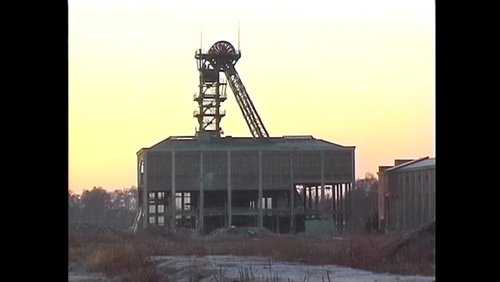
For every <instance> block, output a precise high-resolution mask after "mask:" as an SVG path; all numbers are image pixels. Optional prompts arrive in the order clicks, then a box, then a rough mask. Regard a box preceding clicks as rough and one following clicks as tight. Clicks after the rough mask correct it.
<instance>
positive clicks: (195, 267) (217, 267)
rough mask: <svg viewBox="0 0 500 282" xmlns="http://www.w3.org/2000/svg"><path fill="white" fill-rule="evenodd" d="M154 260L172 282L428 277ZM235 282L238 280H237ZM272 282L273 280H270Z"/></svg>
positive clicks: (226, 260) (213, 259)
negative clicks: (170, 272)
mask: <svg viewBox="0 0 500 282" xmlns="http://www.w3.org/2000/svg"><path fill="white" fill-rule="evenodd" d="M153 260H154V261H155V263H156V264H157V266H158V268H159V269H160V273H161V269H162V268H164V269H170V270H172V269H175V270H176V271H175V274H174V277H171V278H174V279H175V281H180V282H182V281H186V282H187V281H192V280H193V279H197V280H195V281H202V282H203V281H221V280H226V279H240V278H241V277H247V278H254V279H256V280H266V279H269V280H272V279H273V278H279V280H280V281H281V280H283V281H329V280H328V277H329V278H330V280H331V281H339V282H340V281H342V282H346V281H350V282H375V281H376V282H392V281H405V282H424V281H425V282H427V281H433V280H434V279H435V278H434V277H430V276H407V275H397V274H385V273H373V272H370V271H365V270H359V269H354V268H349V267H341V266H335V265H307V264H303V263H295V262H277V261H272V260H270V259H267V258H261V257H242V256H204V257H196V256H156V257H153ZM237 281H238V280H237ZM272 281H274V280H272Z"/></svg>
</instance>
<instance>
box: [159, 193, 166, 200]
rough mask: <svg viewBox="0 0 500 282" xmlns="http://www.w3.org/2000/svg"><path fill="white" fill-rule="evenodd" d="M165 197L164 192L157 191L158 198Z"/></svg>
mask: <svg viewBox="0 0 500 282" xmlns="http://www.w3.org/2000/svg"><path fill="white" fill-rule="evenodd" d="M163 198H165V192H158V200H162V199H163Z"/></svg>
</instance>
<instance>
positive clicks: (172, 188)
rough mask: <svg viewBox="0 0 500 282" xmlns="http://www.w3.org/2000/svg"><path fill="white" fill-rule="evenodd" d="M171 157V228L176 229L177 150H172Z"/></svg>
mask: <svg viewBox="0 0 500 282" xmlns="http://www.w3.org/2000/svg"><path fill="white" fill-rule="evenodd" d="M170 159H171V162H172V163H171V179H172V185H171V190H170V191H171V194H172V197H170V198H171V199H170V206H171V208H170V229H171V230H172V231H174V230H175V151H172V157H171V158H170Z"/></svg>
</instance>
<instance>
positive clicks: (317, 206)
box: [315, 185, 319, 211]
mask: <svg viewBox="0 0 500 282" xmlns="http://www.w3.org/2000/svg"><path fill="white" fill-rule="evenodd" d="M315 200H316V204H315V205H316V206H315V208H316V210H317V211H319V193H318V185H316V186H315Z"/></svg>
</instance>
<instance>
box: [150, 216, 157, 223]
mask: <svg viewBox="0 0 500 282" xmlns="http://www.w3.org/2000/svg"><path fill="white" fill-rule="evenodd" d="M149 224H156V218H155V217H154V216H150V217H149Z"/></svg>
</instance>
